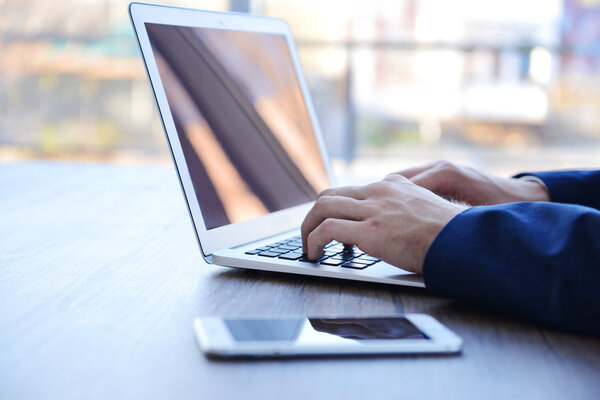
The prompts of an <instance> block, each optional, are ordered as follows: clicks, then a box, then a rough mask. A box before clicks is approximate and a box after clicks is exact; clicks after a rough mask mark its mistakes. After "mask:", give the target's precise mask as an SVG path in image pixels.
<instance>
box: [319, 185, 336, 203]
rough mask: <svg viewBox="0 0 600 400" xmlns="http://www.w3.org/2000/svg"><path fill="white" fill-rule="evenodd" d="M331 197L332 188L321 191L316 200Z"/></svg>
mask: <svg viewBox="0 0 600 400" xmlns="http://www.w3.org/2000/svg"><path fill="white" fill-rule="evenodd" d="M332 195H333V188H327V189H325V190H323V191H322V192H321V193H319V195H318V196H317V200H319V199H320V198H323V197H327V196H332Z"/></svg>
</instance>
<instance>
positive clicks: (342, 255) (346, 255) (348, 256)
mask: <svg viewBox="0 0 600 400" xmlns="http://www.w3.org/2000/svg"><path fill="white" fill-rule="evenodd" d="M336 257H340V258H342V259H344V260H352V259H353V258H354V254H352V253H340V254H338V255H337V256H336Z"/></svg>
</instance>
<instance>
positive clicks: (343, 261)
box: [246, 236, 381, 269]
mask: <svg viewBox="0 0 600 400" xmlns="http://www.w3.org/2000/svg"><path fill="white" fill-rule="evenodd" d="M246 254H250V255H255V256H258V257H269V258H280V259H282V260H297V261H303V262H307V263H312V264H317V263H318V264H321V265H328V266H333V267H342V268H352V269H365V268H367V267H368V266H370V265H373V264H375V263H378V262H379V261H381V260H380V259H379V258H375V257H371V256H370V255H368V254H366V253H363V252H362V251H360V250H359V249H358V247H356V246H353V247H351V248H345V247H344V245H343V244H342V243H338V242H335V241H334V242H331V243H329V244H328V245H327V246H325V249H324V250H323V256H322V257H321V258H319V259H318V260H309V259H308V258H306V255H305V254H303V253H302V238H301V237H300V236H294V237H291V238H289V239H285V240H282V241H279V242H276V243H272V244H269V245H265V246H262V247H258V248H256V249H254V250H249V251H247V252H246Z"/></svg>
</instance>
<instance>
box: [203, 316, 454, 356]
mask: <svg viewBox="0 0 600 400" xmlns="http://www.w3.org/2000/svg"><path fill="white" fill-rule="evenodd" d="M194 330H195V332H196V338H197V339H198V343H199V345H200V348H201V349H202V350H203V351H204V352H205V353H206V354H207V355H209V356H212V357H290V356H316V355H350V354H353V355H361V354H363V355H364V354H415V353H458V352H460V351H461V348H462V339H461V338H460V337H458V336H457V335H456V334H454V333H453V332H451V331H450V330H449V329H448V328H446V327H445V326H444V325H442V324H441V323H439V322H438V321H437V320H435V319H434V318H433V317H430V316H429V315H424V314H409V315H405V316H379V317H285V318H223V317H201V318H196V320H195V321H194Z"/></svg>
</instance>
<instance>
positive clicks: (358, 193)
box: [317, 186, 366, 200]
mask: <svg viewBox="0 0 600 400" xmlns="http://www.w3.org/2000/svg"><path fill="white" fill-rule="evenodd" d="M323 196H344V197H351V198H353V199H356V200H364V199H365V198H366V194H365V190H364V186H341V187H335V188H329V189H325V190H323V191H322V192H321V193H319V195H318V196H317V199H318V198H319V197H323Z"/></svg>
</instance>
